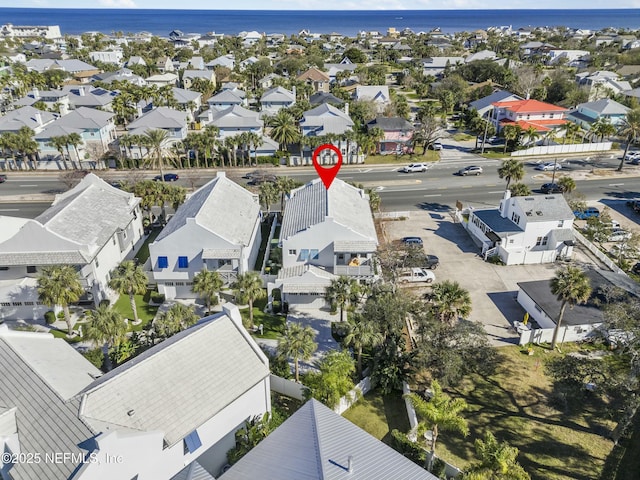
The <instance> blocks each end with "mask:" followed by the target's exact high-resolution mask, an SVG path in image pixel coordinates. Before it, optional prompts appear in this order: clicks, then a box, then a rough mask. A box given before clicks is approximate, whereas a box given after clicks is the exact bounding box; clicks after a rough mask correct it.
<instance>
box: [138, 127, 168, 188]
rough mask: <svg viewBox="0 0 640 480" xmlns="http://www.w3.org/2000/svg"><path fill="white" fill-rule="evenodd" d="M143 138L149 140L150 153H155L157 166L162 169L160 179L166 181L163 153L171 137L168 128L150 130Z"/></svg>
mask: <svg viewBox="0 0 640 480" xmlns="http://www.w3.org/2000/svg"><path fill="white" fill-rule="evenodd" d="M142 138H144V140H145V141H146V142H147V145H149V148H150V150H151V152H150V153H153V154H154V155H155V161H154V162H153V163H155V166H156V168H158V169H159V170H160V180H161V181H163V182H164V170H163V166H164V160H163V159H162V154H163V153H164V151H165V148H166V146H167V140H168V139H169V132H168V131H166V130H160V129H156V130H148V131H147V132H145V134H144V135H142Z"/></svg>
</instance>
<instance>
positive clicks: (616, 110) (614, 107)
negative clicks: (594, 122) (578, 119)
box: [577, 98, 629, 115]
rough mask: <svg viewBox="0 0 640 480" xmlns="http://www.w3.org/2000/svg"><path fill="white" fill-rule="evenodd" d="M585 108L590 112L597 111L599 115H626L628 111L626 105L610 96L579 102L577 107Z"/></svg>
mask: <svg viewBox="0 0 640 480" xmlns="http://www.w3.org/2000/svg"><path fill="white" fill-rule="evenodd" d="M580 107H582V108H587V109H589V110H591V111H592V112H597V113H598V114H600V115H626V114H627V112H628V111H629V108H628V107H625V106H624V105H622V104H620V103H618V102H616V101H615V100H611V99H610V98H601V99H600V100H596V101H595V102H587V103H581V104H580V105H578V107H577V108H580Z"/></svg>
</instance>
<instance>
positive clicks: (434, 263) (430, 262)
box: [424, 255, 440, 270]
mask: <svg viewBox="0 0 640 480" xmlns="http://www.w3.org/2000/svg"><path fill="white" fill-rule="evenodd" d="M438 265H440V259H439V258H438V257H436V256H435V255H425V256H424V267H425V268H429V269H431V270H435V269H436V268H438Z"/></svg>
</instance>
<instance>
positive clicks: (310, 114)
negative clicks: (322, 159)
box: [300, 103, 354, 137]
mask: <svg viewBox="0 0 640 480" xmlns="http://www.w3.org/2000/svg"><path fill="white" fill-rule="evenodd" d="M347 108H348V107H345V110H346V109H347ZM353 125H354V124H353V120H351V117H349V113H348V111H347V112H343V111H341V110H338V109H337V108H336V107H334V106H332V105H329V104H328V103H323V104H321V105H319V106H317V107H316V108H313V109H311V110H307V111H306V112H304V113H303V114H302V120H300V128H301V129H302V136H304V137H319V136H322V135H327V134H335V135H340V134H343V133H345V132H347V131H351V129H352V128H353Z"/></svg>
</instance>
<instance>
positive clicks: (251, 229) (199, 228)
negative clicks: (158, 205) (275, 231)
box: [149, 172, 262, 298]
mask: <svg viewBox="0 0 640 480" xmlns="http://www.w3.org/2000/svg"><path fill="white" fill-rule="evenodd" d="M261 218H262V217H261V214H260V202H259V200H258V196H257V195H254V194H252V193H251V192H249V191H248V190H246V189H245V188H243V187H241V186H240V185H238V184H237V183H235V182H233V181H231V180H229V179H228V178H227V177H226V176H225V174H224V172H218V174H217V176H216V178H214V179H213V180H211V181H210V182H208V183H207V184H205V185H203V186H202V187H200V188H199V189H198V190H196V191H195V192H194V193H193V194H192V195H191V196H189V198H188V199H187V200H186V201H185V202H184V204H182V205H181V206H180V208H178V211H177V212H176V214H175V215H174V216H173V217H171V219H170V220H169V222H168V223H167V225H166V226H165V227H164V229H163V230H162V232H160V235H158V237H157V238H156V240H155V241H154V242H153V243H151V244H150V245H149V257H150V259H151V268H152V272H153V278H154V280H155V281H156V282H157V284H158V291H159V292H160V293H162V294H164V295H165V296H166V298H195V297H196V294H194V293H193V292H192V291H191V286H192V282H193V277H194V276H195V275H196V274H197V273H198V272H200V271H201V270H202V269H204V268H206V269H207V270H212V271H216V272H218V273H219V274H220V275H221V276H222V279H223V280H224V281H225V284H229V283H231V282H233V281H234V280H235V279H236V277H237V275H238V274H240V273H246V272H248V271H250V270H252V269H253V267H254V265H255V262H256V259H257V257H258V250H259V248H260V241H261V233H260V221H261Z"/></svg>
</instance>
